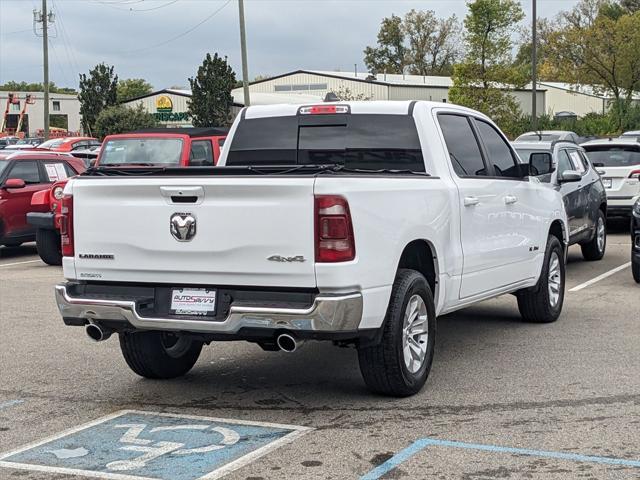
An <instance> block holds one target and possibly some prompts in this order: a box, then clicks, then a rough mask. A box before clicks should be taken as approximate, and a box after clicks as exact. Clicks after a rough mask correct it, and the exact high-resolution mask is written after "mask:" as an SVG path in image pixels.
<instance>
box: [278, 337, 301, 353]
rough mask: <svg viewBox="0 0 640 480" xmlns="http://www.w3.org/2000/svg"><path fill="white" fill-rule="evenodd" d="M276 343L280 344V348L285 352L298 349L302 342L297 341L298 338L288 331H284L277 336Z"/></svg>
mask: <svg viewBox="0 0 640 480" xmlns="http://www.w3.org/2000/svg"><path fill="white" fill-rule="evenodd" d="M276 345H278V348H279V349H280V350H282V351H283V352H287V353H293V352H295V351H296V350H297V349H298V346H299V345H300V342H298V341H296V339H295V338H293V337H292V336H291V335H289V334H288V333H283V334H281V335H278V338H276Z"/></svg>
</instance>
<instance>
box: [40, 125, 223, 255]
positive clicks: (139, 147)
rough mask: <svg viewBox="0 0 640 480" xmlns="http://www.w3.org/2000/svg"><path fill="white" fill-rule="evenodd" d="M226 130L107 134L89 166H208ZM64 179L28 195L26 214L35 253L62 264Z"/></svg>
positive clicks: (218, 150)
mask: <svg viewBox="0 0 640 480" xmlns="http://www.w3.org/2000/svg"><path fill="white" fill-rule="evenodd" d="M227 132H228V130H227V129H225V128H172V129H168V128H156V129H146V130H138V131H135V132H130V133H122V134H118V135H108V136H107V137H105V139H104V141H103V142H102V147H101V149H100V154H99V155H98V158H97V159H96V161H95V165H93V167H94V168H97V167H119V166H125V165H126V166H132V165H140V166H149V165H162V166H167V167H175V166H183V167H192V166H193V167H207V166H211V167H212V166H214V165H216V163H217V162H218V157H219V156H220V150H221V149H222V145H223V143H224V139H225V137H226V135H227ZM66 183H67V180H66V179H65V180H61V181H59V182H56V183H54V184H53V185H52V186H51V188H49V189H47V190H43V191H39V192H36V193H35V194H34V195H33V197H32V199H31V206H32V210H34V211H33V212H31V213H28V214H27V221H28V222H29V224H30V225H32V226H35V227H36V228H37V229H38V235H37V236H36V247H37V248H38V254H39V255H40V258H41V259H42V260H43V261H44V262H45V263H48V264H49V265H61V264H62V253H61V246H60V217H61V214H62V191H63V190H64V186H65V185H66ZM45 210H48V211H46V213H42V212H43V211H45Z"/></svg>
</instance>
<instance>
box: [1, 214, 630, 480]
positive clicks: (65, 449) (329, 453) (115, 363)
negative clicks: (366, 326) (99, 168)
mask: <svg viewBox="0 0 640 480" xmlns="http://www.w3.org/2000/svg"><path fill="white" fill-rule="evenodd" d="M608 242H609V243H608V247H607V254H606V256H605V258H604V259H603V260H602V261H600V262H584V261H582V258H581V255H580V251H579V248H576V247H573V248H572V249H571V251H570V258H569V265H568V282H567V293H566V298H565V305H564V311H563V314H562V316H561V317H560V319H559V320H558V321H557V322H556V323H554V324H549V325H532V324H526V323H523V322H522V321H521V320H520V319H519V316H518V311H517V308H516V302H515V299H514V298H513V297H511V296H505V297H501V298H499V299H496V300H492V301H488V302H484V303H482V304H480V305H478V306H474V307H472V308H468V309H465V310H463V311H460V312H458V313H455V314H451V315H447V316H445V317H442V318H440V320H439V324H438V328H439V330H438V338H437V348H436V357H435V361H434V366H433V369H432V371H431V375H430V377H429V380H428V382H427V385H426V388H425V389H424V390H423V391H422V392H421V393H420V394H418V395H416V396H414V397H411V398H407V399H401V400H398V399H389V398H383V397H378V396H374V395H372V394H370V393H369V392H368V391H367V390H366V388H365V386H364V383H363V381H362V379H361V377H360V373H359V370H358V364H357V358H356V352H355V351H354V350H350V349H337V348H334V347H332V346H331V345H330V344H321V343H307V344H306V345H304V346H303V347H302V348H301V349H300V350H299V351H297V352H295V353H293V354H287V353H281V352H278V353H273V352H263V351H262V350H261V349H260V348H259V347H257V346H254V345H250V344H246V343H224V344H223V343H218V344H213V345H211V346H209V347H206V348H205V349H204V351H203V354H202V356H201V357H200V360H199V362H198V364H197V365H196V367H195V368H194V369H193V370H192V371H191V372H190V373H189V374H188V375H187V376H185V377H184V378H181V379H178V380H171V381H151V380H144V379H141V378H138V377H136V376H135V375H134V374H133V373H132V372H130V370H129V369H128V368H127V366H126V365H125V362H124V360H123V359H122V356H121V354H120V350H119V347H118V342H117V339H116V338H111V339H110V340H108V341H106V342H102V343H99V344H95V343H91V342H89V340H88V339H87V337H86V336H85V333H84V330H83V329H81V328H70V327H65V326H63V324H62V321H61V319H60V317H59V315H58V312H57V308H56V306H55V303H54V300H53V285H54V284H55V283H57V282H59V281H61V280H62V273H61V269H60V268H55V267H48V266H46V265H44V264H43V263H41V262H40V261H39V260H38V258H37V255H36V252H35V248H34V247H33V246H32V245H27V246H24V247H21V248H16V249H6V248H0V282H1V291H0V452H10V451H14V450H16V449H19V448H20V447H22V446H23V445H26V444H30V443H32V442H38V441H40V440H43V439H46V438H47V437H51V436H54V435H57V434H59V433H61V432H63V431H65V430H68V429H74V428H77V427H79V426H82V425H83V424H86V423H88V422H94V421H96V420H100V419H101V418H102V417H105V416H109V415H113V414H116V415H119V414H118V413H117V412H119V411H121V410H135V411H139V412H142V413H123V414H122V415H123V416H122V417H116V419H115V421H116V422H117V421H119V420H118V419H124V420H122V422H124V423H122V422H121V424H118V425H116V426H115V427H114V426H113V424H112V423H108V422H113V421H114V420H113V419H111V420H105V422H107V423H104V424H98V425H97V427H96V426H95V425H94V426H92V427H91V428H89V429H87V430H83V432H84V437H83V439H75V440H73V441H71V440H69V441H67V442H66V443H64V441H60V442H58V443H57V444H56V445H58V446H56V447H55V449H54V447H53V446H52V447H47V446H46V445H45V447H41V448H40V452H39V453H38V452H35V453H33V455H36V453H38V455H39V457H38V458H39V460H38V461H40V462H41V463H42V464H47V465H52V464H54V463H55V462H58V463H57V465H74V466H75V467H74V468H76V469H89V470H91V469H90V468H89V466H87V465H88V464H83V463H82V461H83V460H82V458H84V457H85V456H87V455H88V456H90V455H91V452H92V449H93V448H97V449H100V448H102V449H105V448H106V449H107V450H108V449H109V448H110V447H109V445H113V448H112V449H111V450H110V451H109V452H107V453H105V454H104V456H105V458H104V462H107V461H108V460H110V461H112V462H113V463H111V464H110V465H111V470H109V471H107V470H106V469H103V471H102V473H98V474H96V475H98V476H100V478H116V479H117V478H121V479H136V478H142V477H141V474H140V472H141V471H142V470H140V471H138V470H136V468H135V467H136V465H132V464H130V463H122V462H120V463H118V462H119V460H118V458H120V459H122V458H131V455H133V453H131V452H133V451H135V452H139V453H136V454H135V455H134V456H138V455H140V454H141V453H143V454H145V453H144V452H147V453H146V454H145V455H151V456H148V457H145V460H144V461H145V462H147V464H145V465H147V466H148V467H149V468H151V466H154V465H155V466H156V467H157V468H156V470H155V473H154V475H155V476H152V477H151V478H170V479H178V480H182V479H185V480H190V479H194V478H198V476H202V475H201V473H202V472H204V471H205V470H206V469H207V468H208V469H209V470H213V469H214V468H213V467H211V466H207V465H209V464H207V465H204V464H203V462H204V460H202V461H200V460H199V459H200V457H199V456H198V455H205V453H192V454H191V456H189V455H180V454H181V453H184V452H185V447H184V445H186V443H188V441H187V440H184V441H183V440H180V441H179V442H178V443H176V445H183V447H169V449H168V450H166V451H165V453H166V452H170V453H166V454H164V455H156V456H153V454H149V453H148V452H149V451H150V450H151V448H150V447H146V446H144V445H150V444H151V442H152V440H148V438H151V436H150V432H152V430H151V425H152V424H153V425H156V423H157V425H161V424H162V425H164V426H160V427H158V426H157V425H156V426H155V427H154V428H155V431H157V432H160V431H163V432H167V431H169V430H170V429H171V428H173V429H174V430H172V431H174V432H178V431H180V430H179V429H180V428H187V426H188V427H189V428H191V429H192V430H194V429H195V430H197V429H196V428H195V427H196V426H197V427H198V428H199V429H200V430H204V429H206V428H209V425H213V424H212V423H210V420H207V418H209V417H216V418H218V419H220V418H222V419H229V420H230V423H229V424H228V425H227V427H228V428H229V429H231V430H233V429H234V428H236V430H237V429H238V428H240V427H237V425H238V424H237V421H240V422H259V425H258V426H256V427H255V428H257V429H259V428H265V429H267V428H271V427H265V426H264V424H265V423H267V424H286V425H293V426H299V427H309V428H310V429H309V430H304V429H302V430H295V429H292V430H291V432H293V433H294V434H292V435H291V436H290V437H285V436H283V435H285V433H286V435H289V430H287V432H285V433H282V434H281V433H278V432H275V433H273V432H271V433H269V435H275V436H274V437H273V438H278V439H279V440H277V441H276V442H275V443H274V444H273V445H271V447H269V448H265V449H264V450H261V451H260V452H259V453H264V455H262V456H259V455H258V454H257V453H255V452H254V454H253V455H248V456H245V457H242V458H240V459H239V460H237V463H235V464H234V466H235V467H239V468H236V469H234V470H232V469H231V468H228V470H226V471H220V472H218V473H220V474H221V473H225V472H228V473H227V475H226V476H225V478H228V479H245V480H249V479H251V480H259V479H271V478H286V479H303V478H304V479H309V478H325V479H346V478H361V477H364V478H407V479H421V478H434V479H453V478H462V479H470V480H471V479H473V480H475V479H493V478H499V479H504V478H513V479H520V478H528V479H567V478H580V479H610V478H611V479H637V478H640V286H638V285H636V284H635V283H634V282H633V279H632V277H631V271H630V269H629V268H628V267H626V268H621V269H619V270H618V271H617V272H615V273H613V274H611V275H609V276H606V277H604V278H601V279H600V280H599V281H597V282H595V283H591V284H588V285H587V286H583V285H584V284H585V283H588V282H590V281H591V280H593V279H595V278H598V277H600V276H601V275H602V274H605V273H607V272H611V271H612V270H613V269H616V268H617V267H621V266H622V265H625V264H627V263H628V262H629V253H630V238H629V235H628V234H627V233H626V232H625V231H624V228H623V227H619V226H618V227H616V228H615V229H614V233H612V234H610V236H609V240H608ZM572 289H573V291H571V290H572ZM153 412H160V413H166V414H178V415H188V416H193V417H188V418H185V417H166V416H165V417H162V416H149V414H150V413H153ZM145 415H146V416H145ZM200 417H203V418H200ZM204 417H206V418H204ZM147 418H149V420H147ZM167 418H169V419H170V420H171V422H173V423H171V425H172V426H169V427H167V426H166V425H165V424H164V423H162V421H168V420H166V419H167ZM132 422H133V423H132ZM141 422H144V423H141ZM154 422H156V423H154ZM180 422H183V423H182V424H180ZM184 422H186V423H187V424H194V423H195V424H197V425H195V426H194V425H187V426H185V425H186V424H185V423H184ZM234 422H236V423H234ZM131 425H138V426H140V427H139V428H138V430H137V431H136V430H135V428H134V427H132V426H131ZM176 425H182V427H180V426H178V427H176ZM260 425H262V426H260ZM107 427H108V428H111V430H109V432H113V431H114V429H115V428H118V429H120V430H118V434H117V436H116V437H113V433H109V432H107V429H108V428H107ZM218 427H219V426H218ZM132 428H134V429H133V430H127V429H132ZM243 428H244V427H243ZM247 428H248V427H247ZM158 429H160V430H158ZM162 429H164V430H162ZM285 430H286V429H285ZM219 431H220V432H222V430H219ZM265 431H266V430H265ZM125 432H128V433H127V435H129V436H128V437H127V436H126V435H124V433H125ZM224 432H229V430H224ZM109 435H111V437H109V438H107V437H108V436H109ZM120 435H122V437H120ZM228 436H229V438H227V437H228ZM258 436H259V434H258ZM112 437H113V438H112ZM232 437H233V432H231V433H228V435H227V434H225V435H224V439H225V441H227V440H228V442H227V443H228V444H231V443H232V442H233V439H232ZM267 437H268V435H267V434H266V433H265V434H263V437H262V438H263V439H264V438H267ZM114 438H115V440H114ZM145 438H147V440H144V439H145ZM167 438H168V437H166V438H164V437H162V438H161V437H156V440H163V441H164V443H163V445H166V444H169V443H170V442H168V441H167ZM185 438H187V437H185ZM189 438H192V437H189ZM269 438H271V437H269ZM118 439H119V442H120V443H118ZM421 439H426V440H421ZM63 440H64V438H63ZM269 441H270V440H269ZM82 442H85V443H82ZM136 442H137V443H136ZM145 442H146V443H145ZM180 442H182V443H180ZM265 442H266V440H265ZM416 442H417V443H416ZM124 443H126V445H125V447H126V448H125V447H123V446H122V445H123V444H124ZM223 443H224V442H223ZM52 445H53V444H52ZM59 445H62V446H59ZM132 445H133V446H132ZM157 445H160V443H154V444H153V445H152V446H153V447H154V448H155V447H156V446H157ZM276 447H277V448H276ZM47 448H50V449H49V450H47ZM171 448H173V450H171ZM178 448H182V450H179V449H178ZM225 448H227V447H225ZM228 448H231V447H228ZM127 449H128V450H127ZM116 450H117V451H116ZM122 451H125V453H126V455H129V456H128V457H127V456H125V457H122V456H121V457H118V455H117V454H116V453H118V452H120V453H119V454H121V455H124V454H122ZM225 451H226V450H225V449H224V448H221V449H220V450H216V452H225ZM61 452H62V453H61ZM114 452H115V453H114ZM127 452H128V453H127ZM140 452H141V453H140ZM187 453H188V452H187ZM111 454H113V457H110V456H109V455H111ZM221 455H222V457H224V453H223V454H221ZM1 456H2V453H0V457H1ZM18 456H19V455H18ZM107 457H108V458H107ZM222 457H220V458H222ZM16 458H17V457H16ZM47 458H48V459H49V460H47ZM87 458H88V457H87ZM189 458H190V459H191V460H188V459H189ZM202 458H204V457H202ZM185 459H186V460H185ZM5 460H6V459H5ZM54 460H55V462H54ZM30 461H31V463H32V464H34V465H35V464H38V461H35V460H30ZM217 461H218V460H215V459H212V460H211V462H213V463H211V464H210V465H214V464H215V462H217ZM220 461H222V460H220ZM43 462H44V463H43ZM47 462H49V463H47ZM65 462H68V463H65ZM74 462H75V463H74ZM14 463H17V462H14ZM160 466H162V468H165V470H164V472H165V473H164V474H163V473H162V469H161V468H160ZM205 467H206V468H205ZM198 468H203V469H204V470H202V471H200V470H198ZM105 472H106V473H105ZM166 472H169V473H168V474H167V473H166ZM163 475H164V476H163ZM216 475H217V474H216ZM0 478H1V479H63V478H72V476H70V475H68V474H67V473H64V468H62V467H59V468H57V469H54V468H53V467H42V468H40V470H39V471H34V470H25V469H21V468H16V467H15V466H12V467H6V466H5V467H3V468H0ZM210 478H217V477H216V476H215V475H211V476H210Z"/></svg>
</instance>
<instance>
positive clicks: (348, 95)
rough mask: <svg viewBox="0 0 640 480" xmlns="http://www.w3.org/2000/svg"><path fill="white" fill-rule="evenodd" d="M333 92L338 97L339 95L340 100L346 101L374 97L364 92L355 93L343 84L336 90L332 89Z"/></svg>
mask: <svg viewBox="0 0 640 480" xmlns="http://www.w3.org/2000/svg"><path fill="white" fill-rule="evenodd" d="M331 93H333V94H334V95H335V96H336V97H338V98H339V99H340V100H343V101H345V102H352V101H357V102H360V101H365V100H372V99H373V97H372V96H371V95H366V94H364V93H362V92H360V93H355V92H353V91H352V90H351V89H350V88H349V87H345V86H342V87H340V88H338V89H336V90H332V91H331Z"/></svg>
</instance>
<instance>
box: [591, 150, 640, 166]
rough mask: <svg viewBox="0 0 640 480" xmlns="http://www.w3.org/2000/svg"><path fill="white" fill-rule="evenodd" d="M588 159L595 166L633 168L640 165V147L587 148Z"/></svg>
mask: <svg viewBox="0 0 640 480" xmlns="http://www.w3.org/2000/svg"><path fill="white" fill-rule="evenodd" d="M587 148H588V149H589V150H587V157H589V160H591V163H593V164H594V165H595V166H602V167H631V166H635V165H640V147H633V146H628V147H626V146H613V145H611V146H609V145H605V146H602V147H587Z"/></svg>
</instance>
